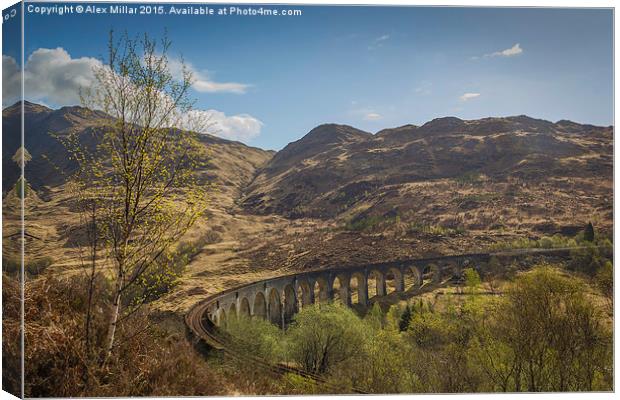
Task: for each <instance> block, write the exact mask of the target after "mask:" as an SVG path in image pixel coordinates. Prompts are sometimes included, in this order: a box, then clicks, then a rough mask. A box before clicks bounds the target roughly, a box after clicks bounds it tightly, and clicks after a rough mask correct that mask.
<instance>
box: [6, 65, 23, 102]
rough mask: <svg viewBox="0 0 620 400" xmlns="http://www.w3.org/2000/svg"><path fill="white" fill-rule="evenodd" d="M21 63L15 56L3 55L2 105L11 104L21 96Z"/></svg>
mask: <svg viewBox="0 0 620 400" xmlns="http://www.w3.org/2000/svg"><path fill="white" fill-rule="evenodd" d="M21 90H22V89H21V79H20V71H19V65H17V62H15V59H14V58H13V57H9V56H5V55H4V54H3V55H2V106H3V107H6V106H10V105H12V104H13V103H15V102H16V101H17V100H19V98H20V93H21Z"/></svg>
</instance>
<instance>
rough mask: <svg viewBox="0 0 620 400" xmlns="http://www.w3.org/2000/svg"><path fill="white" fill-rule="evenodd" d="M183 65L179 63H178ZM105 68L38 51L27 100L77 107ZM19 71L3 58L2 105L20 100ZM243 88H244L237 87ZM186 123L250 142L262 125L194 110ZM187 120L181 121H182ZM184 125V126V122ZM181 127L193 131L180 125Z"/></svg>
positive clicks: (214, 86) (211, 87)
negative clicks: (202, 122)
mask: <svg viewBox="0 0 620 400" xmlns="http://www.w3.org/2000/svg"><path fill="white" fill-rule="evenodd" d="M174 63H175V62H174V61H172V62H171V64H170V69H171V72H172V73H173V74H175V73H180V71H181V70H180V69H179V70H178V71H175V70H174V68H175V67H177V66H176V65H175V64H174ZM178 65H179V66H180V63H179V64H178ZM100 67H102V64H101V62H100V61H99V60H97V59H95V58H90V57H82V58H72V57H71V56H70V55H69V53H67V51H66V50H64V49H63V48H60V47H59V48H56V49H44V48H40V49H37V50H35V51H34V52H33V53H32V54H31V55H30V57H28V60H27V61H26V67H25V68H24V81H25V82H24V84H25V90H26V99H27V100H29V101H34V102H37V103H52V104H55V105H60V106H65V105H75V104H79V103H80V97H79V91H80V88H86V87H91V86H92V85H93V84H94V82H95V76H94V69H96V68H100ZM20 74H21V72H20V68H19V65H18V64H17V62H16V61H15V59H14V58H12V57H10V56H6V55H3V56H2V81H3V86H2V101H3V103H2V106H3V107H7V106H10V105H12V104H14V103H15V102H16V101H18V100H19V98H20V92H21V79H20V78H21V77H20ZM199 78H200V79H199V80H197V83H196V84H198V85H200V86H199V88H200V89H203V90H199V89H196V90H199V91H229V92H233V93H242V92H243V90H245V88H246V87H247V85H241V84H236V83H217V82H211V81H208V80H205V79H204V76H202V75H199ZM236 85H241V86H236ZM191 113H195V115H188V116H187V117H188V118H185V120H187V121H189V120H191V119H192V117H195V116H200V117H203V118H209V123H210V129H208V130H207V131H208V132H207V133H211V134H213V135H215V136H220V137H222V138H225V139H231V140H242V141H244V140H250V139H252V138H255V137H256V136H258V135H259V134H260V131H261V127H262V125H263V123H262V122H261V121H260V120H258V119H257V118H255V117H253V116H251V115H248V114H237V115H226V114H225V113H223V112H221V111H218V110H206V111H201V110H194V111H191ZM183 119H184V118H181V120H183ZM181 124H183V123H181ZM180 128H191V127H190V126H189V124H188V126H180Z"/></svg>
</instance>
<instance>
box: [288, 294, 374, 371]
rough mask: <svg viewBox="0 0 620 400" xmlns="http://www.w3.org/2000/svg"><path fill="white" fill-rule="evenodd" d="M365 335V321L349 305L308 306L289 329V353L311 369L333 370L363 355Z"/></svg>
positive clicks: (305, 368) (296, 360) (301, 364)
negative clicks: (363, 322)
mask: <svg viewBox="0 0 620 400" xmlns="http://www.w3.org/2000/svg"><path fill="white" fill-rule="evenodd" d="M364 335H365V333H364V326H363V324H362V322H361V320H360V319H359V318H358V317H357V316H356V315H355V314H354V313H353V311H351V310H350V309H349V308H346V307H345V306H342V305H340V304H338V303H334V304H327V305H315V306H311V307H306V308H303V309H302V310H301V312H300V313H299V314H297V315H296V316H295V319H294V321H293V324H292V325H291V327H290V329H289V332H288V337H289V338H288V339H289V346H290V347H289V354H290V357H291V359H292V360H294V361H295V362H296V363H297V364H298V365H299V366H300V367H301V368H303V369H304V370H306V371H308V372H312V373H317V374H325V373H327V372H333V371H334V369H335V368H336V367H337V366H339V365H341V364H345V363H348V362H350V361H352V359H354V358H356V356H359V355H360V351H359V350H360V348H361V347H362V343H363V338H364ZM360 361H361V360H360Z"/></svg>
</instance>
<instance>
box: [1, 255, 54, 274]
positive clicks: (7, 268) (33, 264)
mask: <svg viewBox="0 0 620 400" xmlns="http://www.w3.org/2000/svg"><path fill="white" fill-rule="evenodd" d="M53 263H54V259H53V258H52V257H41V258H36V259H33V260H30V259H29V258H26V263H25V265H24V271H25V272H26V273H27V274H29V275H31V276H35V275H39V274H40V273H42V272H43V271H44V270H45V269H46V268H47V267H49V266H50V265H52V264H53ZM20 268H21V261H20V260H19V259H17V258H12V257H6V258H3V259H2V270H3V271H4V272H5V273H7V274H9V275H14V276H17V275H19V270H20Z"/></svg>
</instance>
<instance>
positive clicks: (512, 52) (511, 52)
mask: <svg viewBox="0 0 620 400" xmlns="http://www.w3.org/2000/svg"><path fill="white" fill-rule="evenodd" d="M521 53H523V49H522V48H521V45H520V44H519V43H516V44H515V45H514V46H512V47H511V48H509V49H504V50H500V51H496V52H493V53H489V54H485V55H484V57H513V56H517V55H519V54H521Z"/></svg>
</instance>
